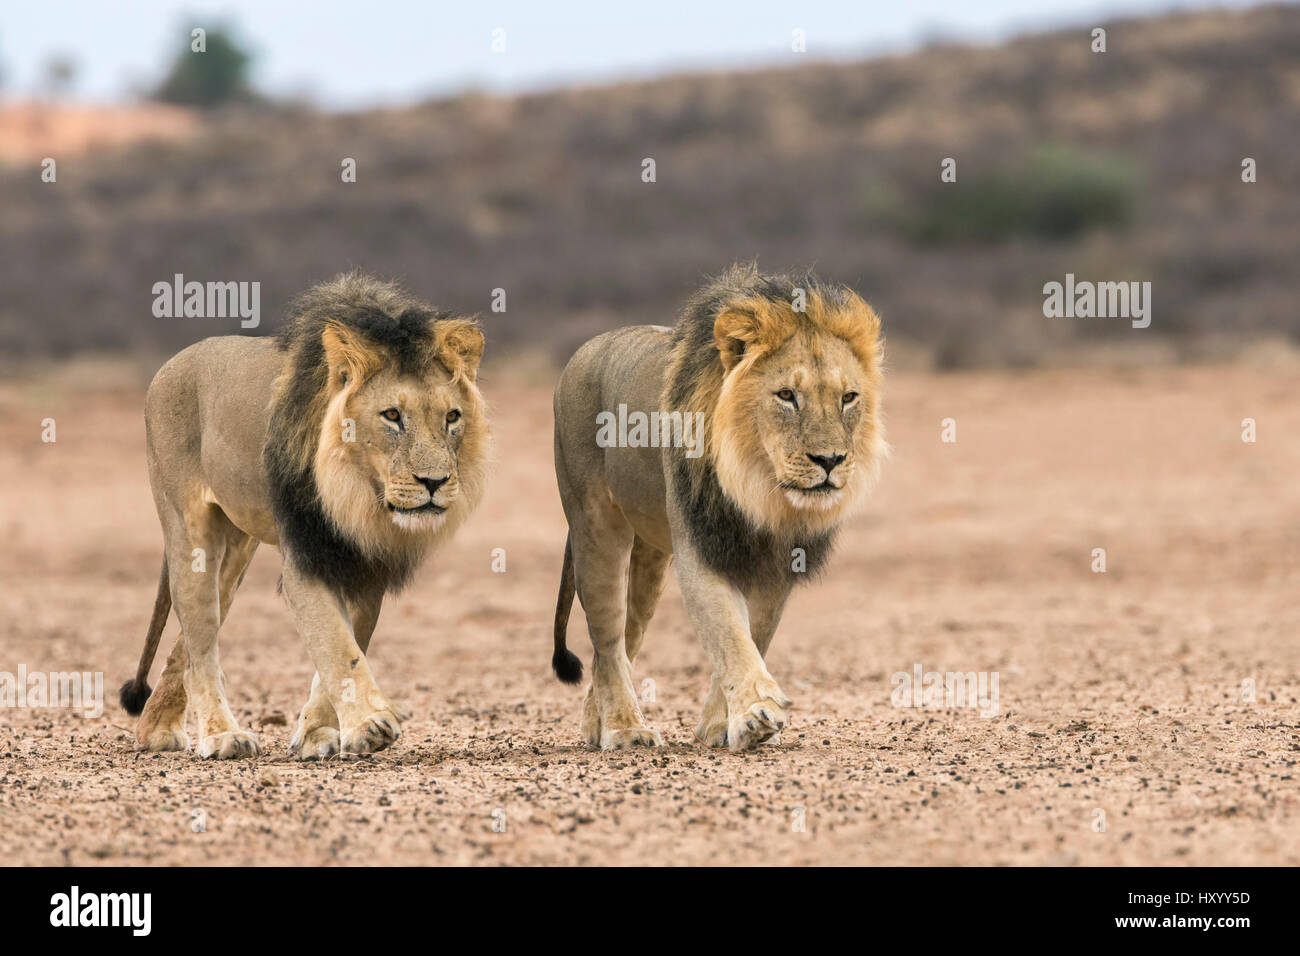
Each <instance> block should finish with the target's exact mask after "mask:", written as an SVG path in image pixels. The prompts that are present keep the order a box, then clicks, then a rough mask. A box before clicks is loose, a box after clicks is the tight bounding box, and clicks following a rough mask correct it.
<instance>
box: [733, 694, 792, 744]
mask: <svg viewBox="0 0 1300 956" xmlns="http://www.w3.org/2000/svg"><path fill="white" fill-rule="evenodd" d="M785 722H786V715H785V708H784V707H782V706H781V705H780V704H778V703H777V702H776V701H774V700H771V699H770V698H769V699H766V700H760V701H759V702H758V703H756V704H754V705H752V706H751V707H750V708H749V709H748V710H746V711H744V712H743V713H740V714H736V715H735V716H732V717H730V718H729V720H728V721H727V738H726V744H727V746H728V747H730V748H731V749H732V750H748V749H749V748H751V747H757V746H758V745H759V744H761V743H763V741H765V740H767V739H768V738H770V737H774V736H776V735H777V734H778V733H780V732H781V728H782V727H784V726H785Z"/></svg>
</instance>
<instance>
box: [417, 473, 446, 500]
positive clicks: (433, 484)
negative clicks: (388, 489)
mask: <svg viewBox="0 0 1300 956" xmlns="http://www.w3.org/2000/svg"><path fill="white" fill-rule="evenodd" d="M414 477H415V480H416V481H418V482H419V483H420V484H422V485H424V487H426V488H428V489H429V497H430V498H432V497H433V493H434V492H435V491H437V490H438V489H439V488H441V487H442V486H443V485H445V484H446V483H447V479H448V478H450V477H451V475H443V476H442V477H441V478H421V477H420V476H419V475H415V476H414Z"/></svg>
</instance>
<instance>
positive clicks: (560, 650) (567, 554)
mask: <svg viewBox="0 0 1300 956" xmlns="http://www.w3.org/2000/svg"><path fill="white" fill-rule="evenodd" d="M575 592H576V588H575V586H574V577H573V543H572V541H571V540H570V539H568V538H565V539H564V569H563V570H562V571H561V572H560V596H559V597H558V598H557V599H556V601H555V653H554V654H552V655H551V666H552V667H553V668H555V676H556V677H558V678H559V679H560V680H562V681H564V683H566V684H576V683H578V681H580V680H582V661H580V660H578V655H577V654H575V653H573V651H571V650H569V649H568V648H567V647H566V646H565V635H564V632H565V631H567V630H568V629H569V611H570V610H571V609H572V608H573V595H574V593H575Z"/></svg>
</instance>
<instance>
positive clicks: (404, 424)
mask: <svg viewBox="0 0 1300 956" xmlns="http://www.w3.org/2000/svg"><path fill="white" fill-rule="evenodd" d="M464 385H465V383H464V382H462V381H455V380H453V379H452V377H451V375H449V374H448V373H446V372H445V371H442V370H441V369H439V370H438V371H437V372H436V373H434V374H431V375H430V376H428V377H427V378H426V379H424V380H420V379H417V378H410V377H406V378H403V377H399V376H397V375H396V374H394V373H393V372H391V371H384V372H380V373H379V374H377V375H375V376H373V377H372V378H370V379H369V380H368V381H367V382H366V383H365V384H364V385H362V386H361V387H360V388H359V389H357V393H356V394H355V395H354V396H353V397H352V398H351V400H350V401H349V402H348V403H347V406H346V408H345V414H346V415H347V416H348V417H349V418H351V419H352V420H353V421H354V422H355V423H356V435H355V441H353V442H352V443H351V444H352V445H353V449H352V455H351V456H350V457H351V458H352V460H353V461H352V463H353V464H354V466H355V467H357V468H358V469H359V470H361V471H362V472H363V473H365V474H366V475H367V476H368V478H369V481H370V484H371V486H372V487H373V489H374V494H375V499H376V501H377V502H378V503H381V504H382V506H383V508H384V509H386V510H387V512H388V514H389V516H390V517H391V520H392V522H393V523H394V524H395V525H397V526H398V527H399V528H402V529H404V530H409V531H419V530H426V529H432V528H435V527H437V526H438V525H439V524H441V523H442V520H443V515H445V514H446V513H447V510H448V509H449V508H452V507H453V506H454V505H455V502H456V499H457V497H458V496H459V495H460V474H459V468H458V457H459V453H460V449H461V445H462V443H463V442H464V439H465V435H466V433H467V432H468V431H472V430H473V428H474V424H473V423H472V418H473V417H474V416H477V415H479V407H478V402H477V401H476V399H475V396H473V395H471V394H469V393H468V391H467V390H466V389H465V387H464Z"/></svg>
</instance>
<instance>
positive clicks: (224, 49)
mask: <svg viewBox="0 0 1300 956" xmlns="http://www.w3.org/2000/svg"><path fill="white" fill-rule="evenodd" d="M193 46H194V40H193V34H190V35H188V36H187V37H186V42H185V48H184V49H183V50H182V51H181V52H180V53H179V54H177V56H176V59H175V60H173V61H172V66H171V71H170V72H169V73H168V74H167V78H166V79H165V80H163V81H162V84H161V85H160V86H159V87H158V89H157V90H156V91H155V93H154V99H157V100H162V101H163V102H164V103H180V104H182V105H184V106H202V107H213V106H220V105H221V104H222V103H228V102H231V101H232V100H239V99H244V98H246V97H247V96H248V95H249V92H250V91H249V86H248V66H249V63H250V62H251V60H252V57H251V56H250V55H249V54H248V53H247V52H245V51H244V49H243V48H242V47H240V45H239V44H238V43H237V42H236V41H235V39H234V37H233V36H232V35H231V33H230V31H229V30H227V29H225V28H223V27H214V28H212V29H211V30H208V31H207V35H206V37H205V38H204V46H205V49H204V50H203V51H202V52H195V50H194V49H193Z"/></svg>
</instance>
